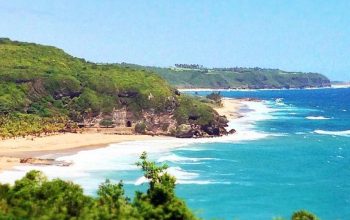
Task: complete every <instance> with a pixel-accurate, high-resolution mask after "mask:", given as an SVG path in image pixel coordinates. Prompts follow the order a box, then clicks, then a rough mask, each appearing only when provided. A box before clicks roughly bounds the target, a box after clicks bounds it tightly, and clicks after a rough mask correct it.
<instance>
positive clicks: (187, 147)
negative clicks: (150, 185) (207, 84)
mask: <svg viewBox="0 0 350 220" xmlns="http://www.w3.org/2000/svg"><path fill="white" fill-rule="evenodd" d="M190 93H192V94H194V92H190ZM209 93H210V92H209V91H207V92H206V91H201V92H197V95H202V96H203V95H206V94H209ZM221 95H222V96H224V97H227V98H248V97H249V98H256V99H259V100H261V101H256V102H248V101H246V102H244V103H243V104H244V106H243V107H242V109H241V114H242V115H243V116H244V117H242V118H240V119H237V120H234V121H232V122H230V127H232V128H235V129H237V133H236V134H234V135H232V136H225V137H222V138H210V139H196V140H192V139H191V140H186V139H169V140H168V141H166V140H159V141H142V142H126V143H119V144H111V145H109V146H108V147H106V148H100V149H96V150H90V151H82V152H79V153H78V154H75V155H70V156H64V157H62V158H60V159H64V160H71V161H74V165H73V166H72V167H53V166H51V167H39V169H41V170H43V171H44V172H45V173H46V174H47V175H48V176H49V177H51V178H53V177H60V178H64V179H69V180H73V181H74V182H76V183H79V184H81V185H82V186H83V187H84V190H85V192H86V193H88V194H91V195H94V194H95V193H96V189H97V187H98V185H99V183H101V182H102V181H104V179H106V178H109V179H111V180H112V181H119V180H124V184H125V188H126V194H127V195H128V196H130V197H133V195H134V191H135V190H144V189H145V187H146V184H147V183H145V181H144V179H143V178H142V173H141V172H140V171H139V169H138V168H137V167H136V166H135V165H134V163H135V162H136V161H137V157H138V156H139V155H140V152H142V151H144V150H145V151H147V152H148V153H149V157H150V159H153V160H156V161H158V162H160V163H167V164H169V166H170V168H169V170H168V171H169V172H170V173H171V174H173V175H175V176H176V177H177V180H178V184H177V187H176V191H177V194H178V196H179V197H181V198H183V199H184V200H185V201H186V202H187V204H188V205H189V206H190V207H191V208H192V209H193V210H194V212H195V213H196V214H197V215H199V216H200V217H202V218H204V219H213V218H215V219H241V220H252V219H272V218H273V217H278V216H281V217H285V218H287V219H288V218H289V217H290V216H291V214H292V213H293V211H296V210H299V209H306V210H309V211H311V212H314V213H315V214H317V215H318V216H319V217H320V218H321V219H343V220H347V219H350V89H349V88H339V89H309V90H250V91H222V92H221ZM33 168H36V169H37V167H28V166H26V167H17V170H16V171H8V172H5V173H2V174H1V175H0V178H5V177H11V178H19V177H20V176H22V175H23V173H24V172H25V171H27V170H29V169H33Z"/></svg>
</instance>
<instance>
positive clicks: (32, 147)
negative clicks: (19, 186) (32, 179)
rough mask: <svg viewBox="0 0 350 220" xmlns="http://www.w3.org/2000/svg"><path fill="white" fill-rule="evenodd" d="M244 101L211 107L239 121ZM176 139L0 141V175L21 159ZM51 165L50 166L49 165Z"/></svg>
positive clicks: (85, 136) (70, 136) (95, 136)
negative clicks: (138, 142) (139, 142)
mask: <svg viewBox="0 0 350 220" xmlns="http://www.w3.org/2000/svg"><path fill="white" fill-rule="evenodd" d="M243 101H245V100H244V99H230V98H223V99H222V104H223V106H221V107H215V108H214V110H216V111H217V112H218V113H219V114H220V115H225V116H226V118H227V119H228V120H229V121H232V120H234V119H237V118H240V117H242V115H241V114H240V113H239V109H240V108H241V107H242V105H243V104H242V102H243ZM168 139H176V138H175V137H169V136H150V135H116V134H103V133H64V134H55V135H50V136H44V137H36V138H34V139H31V138H22V137H18V138H12V139H6V140H1V141H0V173H1V172H3V171H6V170H11V169H13V168H14V167H15V166H18V165H33V164H27V163H21V162H20V160H21V159H24V158H36V159H39V160H41V159H43V160H45V159H50V160H52V159H57V158H59V157H62V156H67V155H73V154H77V153H78V152H80V151H86V150H94V149H100V148H105V147H107V146H108V145H110V144H117V143H122V142H132V141H152V140H168ZM52 165H53V164H52Z"/></svg>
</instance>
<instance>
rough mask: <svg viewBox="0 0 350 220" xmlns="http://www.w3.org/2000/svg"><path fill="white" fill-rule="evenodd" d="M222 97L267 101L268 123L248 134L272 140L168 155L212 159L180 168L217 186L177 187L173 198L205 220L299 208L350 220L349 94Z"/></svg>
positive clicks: (253, 93)
mask: <svg viewBox="0 0 350 220" xmlns="http://www.w3.org/2000/svg"><path fill="white" fill-rule="evenodd" d="M204 94H206V93H201V95H204ZM222 95H223V96H226V97H253V98H259V99H263V100H266V101H267V105H268V106H269V107H270V108H271V110H272V111H271V113H270V114H271V115H272V118H270V119H268V120H263V121H259V122H257V123H256V127H255V129H256V130H259V131H264V132H269V133H276V134H279V136H271V137H267V138H264V139H259V140H254V141H241V142H240V143H210V144H204V145H201V148H202V150H201V151H181V150H177V151H175V152H174V153H175V154H177V155H180V156H186V157H193V158H196V157H212V158H217V159H219V160H209V161H205V162H204V163H201V164H196V165H191V164H187V165H181V167H182V168H183V169H185V170H189V171H195V172H197V173H200V176H201V178H203V179H210V180H212V181H217V182H222V184H208V185H179V186H178V193H179V195H180V196H182V197H184V198H186V200H187V202H188V204H189V205H190V206H191V207H192V208H194V209H197V210H201V216H202V217H204V218H206V219H207V218H214V217H217V218H224V219H233V218H239V219H271V218H272V217H274V216H284V217H288V216H290V213H291V212H292V211H293V210H297V209H302V208H303V209H308V210H310V211H312V212H315V213H317V214H318V215H319V217H321V218H322V219H350V181H349V180H350V131H349V130H350V89H322V90H288V91H250V92H223V93H222ZM276 99H278V100H277V102H276ZM307 117H308V118H307ZM310 118H311V120H310ZM312 119H314V120H312ZM322 119H323V120H322ZM177 165H178V164H177Z"/></svg>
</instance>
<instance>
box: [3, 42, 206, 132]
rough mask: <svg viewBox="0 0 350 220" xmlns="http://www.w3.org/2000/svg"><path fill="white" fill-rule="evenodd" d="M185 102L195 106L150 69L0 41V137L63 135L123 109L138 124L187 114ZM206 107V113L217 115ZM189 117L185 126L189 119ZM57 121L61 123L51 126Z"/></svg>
mask: <svg viewBox="0 0 350 220" xmlns="http://www.w3.org/2000/svg"><path fill="white" fill-rule="evenodd" d="M183 99H186V100H187V101H186V105H192V106H193V105H194V104H193V103H192V104H191V102H192V101H191V100H190V98H179V94H178V93H177V92H176V90H175V89H174V88H172V87H171V86H169V85H168V83H167V82H166V81H165V80H163V79H162V78H161V77H160V76H159V75H157V74H154V73H152V72H150V71H145V70H141V69H132V68H129V67H122V66H120V65H117V64H96V63H91V62H87V61H85V60H84V59H79V58H75V57H72V56H70V55H68V54H66V53H65V52H64V51H62V50H60V49H57V48H55V47H51V46H43V45H38V44H34V43H24V42H17V41H11V40H9V39H6V38H1V39H0V123H1V125H2V126H1V129H0V138H4V137H5V138H7V137H12V136H17V135H25V134H32V133H35V134H37V133H40V132H53V131H59V130H61V129H63V127H64V126H62V125H72V124H74V123H80V122H83V120H84V119H86V118H91V117H95V116H98V115H101V114H102V115H106V117H107V118H110V116H111V112H112V111H113V109H119V108H121V107H126V109H127V111H128V112H131V113H132V115H133V117H134V120H136V121H138V120H141V119H142V115H141V113H142V111H152V112H155V113H156V114H157V113H161V112H172V111H177V112H179V111H184V107H181V102H183ZM179 103H180V104H179ZM202 105H203V104H198V109H200V110H199V111H201V112H202V113H201V114H202V115H205V114H207V115H210V114H213V110H212V109H211V108H207V107H204V105H203V106H202ZM179 106H180V108H181V110H177V108H178V107H179ZM203 111H208V112H203ZM185 114H187V115H189V113H188V112H186V113H184V114H182V115H181V122H182V123H184V122H186V121H188V118H187V119H186V118H185V116H186V115H185ZM57 118H59V119H60V123H59V125H52V127H50V126H47V125H49V124H51V123H53V122H54V121H55V120H56V119H57ZM22 119H24V120H22ZM205 120H206V121H207V122H208V119H205ZM200 123H201V124H203V123H204V122H203V120H202V121H201V122H200ZM32 124H33V125H32ZM101 125H102V126H106V127H109V126H111V125H112V123H111V122H110V121H108V120H104V121H102V123H101Z"/></svg>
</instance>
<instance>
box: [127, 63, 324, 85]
mask: <svg viewBox="0 0 350 220" xmlns="http://www.w3.org/2000/svg"><path fill="white" fill-rule="evenodd" d="M121 66H124V67H125V66H129V67H133V68H137V69H145V70H148V71H153V72H156V73H157V74H159V75H160V76H162V77H163V78H164V79H166V80H167V81H168V82H169V83H170V84H171V85H173V86H175V87H177V88H213V89H228V88H231V89H282V88H287V89H288V88H311V87H329V86H330V81H329V79H328V78H327V77H325V76H324V75H322V74H319V73H302V72H286V71H283V70H279V69H262V68H257V67H256V68H244V67H234V68H204V67H202V66H200V65H188V64H176V65H175V66H176V67H173V68H160V67H147V66H139V65H134V64H126V63H122V64H121Z"/></svg>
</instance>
